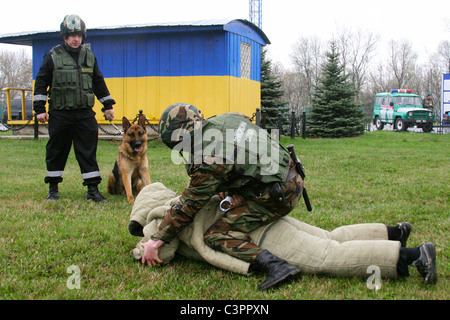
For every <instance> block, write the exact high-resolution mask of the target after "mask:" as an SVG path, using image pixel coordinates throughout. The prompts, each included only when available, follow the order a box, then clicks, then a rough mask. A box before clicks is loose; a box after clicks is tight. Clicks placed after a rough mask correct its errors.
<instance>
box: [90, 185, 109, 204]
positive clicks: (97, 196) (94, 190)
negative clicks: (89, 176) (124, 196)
mask: <svg viewBox="0 0 450 320" xmlns="http://www.w3.org/2000/svg"><path fill="white" fill-rule="evenodd" d="M86 199H87V200H92V201H94V202H108V200H106V199H105V198H104V197H103V196H102V195H101V193H100V191H98V187H97V185H92V184H90V185H88V191H87V194H86Z"/></svg>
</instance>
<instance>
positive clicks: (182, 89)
mask: <svg viewBox="0 0 450 320" xmlns="http://www.w3.org/2000/svg"><path fill="white" fill-rule="evenodd" d="M105 80H106V84H107V85H108V88H109V90H110V92H111V96H112V97H113V99H114V100H115V101H116V102H117V104H116V105H115V106H114V113H115V121H114V122H115V123H121V121H122V117H123V116H125V117H127V118H128V119H130V120H133V119H134V118H135V117H136V114H137V113H138V112H139V110H143V113H144V114H145V115H146V116H147V118H148V119H149V120H150V121H151V122H153V123H156V122H157V121H158V119H159V116H160V115H161V113H162V112H163V111H164V109H165V108H167V107H168V106H170V105H171V104H174V103H178V102H185V103H190V104H193V105H194V106H196V107H197V108H199V109H200V110H201V111H202V114H203V115H204V116H205V117H206V118H209V117H211V116H214V115H217V114H222V113H226V112H243V113H246V114H248V115H249V116H252V114H253V113H254V112H255V111H256V108H259V107H260V102H261V97H260V92H261V85H260V83H259V82H257V81H252V80H248V79H241V78H236V77H230V76H193V77H141V78H107V79H105ZM101 108H102V106H101V104H100V103H99V102H98V101H96V105H95V106H94V110H95V111H96V112H97V120H98V121H99V122H100V123H104V122H105V121H104V119H103V116H102V113H101V111H100V110H101ZM152 120H153V121H152Z"/></svg>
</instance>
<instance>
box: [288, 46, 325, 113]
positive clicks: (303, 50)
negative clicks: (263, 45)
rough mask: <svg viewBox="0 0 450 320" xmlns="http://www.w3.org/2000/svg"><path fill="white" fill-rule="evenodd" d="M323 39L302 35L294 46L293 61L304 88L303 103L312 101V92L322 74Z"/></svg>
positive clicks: (306, 103)
mask: <svg viewBox="0 0 450 320" xmlns="http://www.w3.org/2000/svg"><path fill="white" fill-rule="evenodd" d="M321 47H322V45H321V41H320V39H319V38H317V37H310V38H306V37H301V38H299V39H298V40H297V42H296V43H295V44H294V46H293V52H292V54H291V59H292V62H293V64H294V66H295V72H296V73H297V75H298V77H300V79H299V81H298V82H300V83H301V84H302V86H304V87H303V88H301V89H300V88H299V90H301V91H302V97H303V99H302V100H303V103H302V104H305V105H309V104H310V103H311V92H312V88H313V86H314V85H316V84H317V80H318V79H319V75H320V66H321V64H322V60H323V54H322V52H321Z"/></svg>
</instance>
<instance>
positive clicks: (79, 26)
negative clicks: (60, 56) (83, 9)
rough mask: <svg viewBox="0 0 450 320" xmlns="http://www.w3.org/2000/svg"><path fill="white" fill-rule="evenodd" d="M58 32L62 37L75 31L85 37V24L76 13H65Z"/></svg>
mask: <svg viewBox="0 0 450 320" xmlns="http://www.w3.org/2000/svg"><path fill="white" fill-rule="evenodd" d="M60 33H61V37H62V38H63V39H65V38H66V37H67V36H68V35H71V34H76V33H81V35H82V36H83V38H86V24H85V23H84V21H83V20H81V18H80V17H79V16H78V15H76V14H71V15H67V16H65V17H64V20H63V21H62V22H61V26H60Z"/></svg>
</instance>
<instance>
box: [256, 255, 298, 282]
mask: <svg viewBox="0 0 450 320" xmlns="http://www.w3.org/2000/svg"><path fill="white" fill-rule="evenodd" d="M252 268H256V269H261V270H263V271H264V272H265V273H266V274H267V278H266V281H264V282H263V283H261V284H260V285H259V286H258V288H259V290H266V289H268V288H270V287H272V286H274V285H276V284H278V283H280V282H282V281H283V280H285V279H286V278H288V277H289V276H293V275H296V274H297V273H299V272H300V270H299V269H298V268H297V267H295V266H292V265H290V264H289V263H287V262H286V261H285V260H283V259H280V258H278V257H276V256H274V255H273V254H271V253H270V252H269V251H267V250H264V251H263V252H261V253H260V254H259V255H258V256H257V257H256V260H255V262H254V265H253V266H252Z"/></svg>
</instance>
